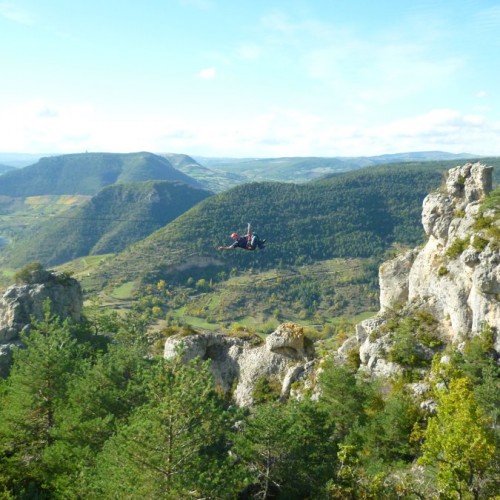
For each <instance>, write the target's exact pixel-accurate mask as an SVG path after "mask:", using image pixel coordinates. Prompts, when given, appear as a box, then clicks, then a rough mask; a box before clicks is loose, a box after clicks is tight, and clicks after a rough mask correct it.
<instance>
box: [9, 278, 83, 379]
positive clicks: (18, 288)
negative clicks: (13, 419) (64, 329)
mask: <svg viewBox="0 0 500 500" xmlns="http://www.w3.org/2000/svg"><path fill="white" fill-rule="evenodd" d="M47 299H48V300H49V301H50V304H51V312H52V314H54V315H56V316H59V317H60V318H61V319H63V320H64V319H66V318H70V319H71V320H73V321H80V319H81V312H82V306H83V299H82V291H81V287H80V284H79V283H78V281H76V280H75V279H73V278H69V277H68V276H66V275H65V274H62V273H54V272H49V271H36V272H34V273H32V274H31V277H30V279H29V284H24V285H14V286H11V287H9V288H7V289H6V290H5V291H4V292H3V294H2V295H1V296H0V374H1V375H2V376H5V375H6V374H7V373H8V370H9V366H10V358H11V348H12V346H14V345H20V339H19V334H20V333H21V332H25V331H28V330H29V327H30V324H31V320H32V318H35V319H37V320H41V319H43V317H44V310H43V307H44V302H45V301H46V300H47Z"/></svg>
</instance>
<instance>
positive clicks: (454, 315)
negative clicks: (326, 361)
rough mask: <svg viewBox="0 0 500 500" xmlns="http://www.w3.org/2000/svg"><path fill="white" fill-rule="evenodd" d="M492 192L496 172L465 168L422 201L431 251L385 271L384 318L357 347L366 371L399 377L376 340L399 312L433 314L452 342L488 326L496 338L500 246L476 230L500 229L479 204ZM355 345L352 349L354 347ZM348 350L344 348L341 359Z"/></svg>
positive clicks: (386, 342)
mask: <svg viewBox="0 0 500 500" xmlns="http://www.w3.org/2000/svg"><path fill="white" fill-rule="evenodd" d="M491 189H492V167H487V166H485V165H482V164H480V163H474V164H471V163H467V164H466V165H464V166H461V167H456V168H453V169H451V170H450V171H449V172H448V175H447V178H446V181H445V184H444V186H443V188H442V189H441V190H440V191H439V192H435V193H431V194H429V195H428V196H427V197H426V198H425V200H424V202H423V208H422V225H423V227H424V230H425V233H426V235H427V237H428V239H427V242H426V244H425V245H424V247H423V248H421V249H414V250H411V251H409V252H407V253H405V254H404V255H400V256H398V257H396V258H395V259H393V260H391V261H389V262H386V263H384V264H383V265H382V266H381V267H380V271H379V281H380V311H379V313H378V315H377V317H376V318H371V319H369V320H365V321H364V322H362V323H361V324H360V325H358V327H357V330H356V342H355V343H356V344H357V345H358V346H359V349H360V358H361V363H362V366H363V368H364V369H368V370H369V371H370V372H371V373H372V374H383V375H390V374H392V373H394V372H397V371H398V367H397V366H396V365H394V364H391V363H389V362H388V361H387V358H386V354H387V351H388V349H390V337H391V336H390V333H386V334H384V335H381V336H380V335H378V336H377V335H371V334H372V333H373V332H375V331H376V330H377V329H379V328H380V326H381V325H382V324H383V323H384V321H385V320H384V318H385V317H386V316H387V313H388V312H389V311H391V310H392V309H393V308H394V307H396V306H397V307H402V308H406V310H418V309H421V310H422V309H425V310H426V311H428V312H429V313H430V314H432V315H433V316H434V318H435V319H436V320H437V330H438V332H439V333H440V334H441V335H442V336H443V337H444V340H445V341H447V342H456V341H458V340H460V339H461V338H463V337H464V336H467V335H476V334H478V333H479V332H480V331H481V330H482V328H483V325H484V323H487V324H488V325H489V326H490V327H493V328H495V329H496V331H497V332H498V330H499V329H500V301H499V297H500V295H499V294H500V266H499V263H500V244H499V241H498V238H496V237H495V236H491V232H488V231H487V230H484V229H477V227H478V225H477V220H478V217H480V216H482V217H486V218H489V220H490V223H491V224H493V225H494V224H496V225H497V226H498V224H499V220H498V210H499V209H500V207H496V208H495V209H490V213H483V214H481V211H480V207H481V201H482V200H483V199H484V197H485V196H486V195H487V194H488V193H489V192H490V191H491ZM497 234H498V232H497ZM374 337H377V338H376V339H375V338H374ZM499 337H500V336H499V335H497V336H496V350H497V351H498V352H500V339H499ZM350 342H351V346H350V347H352V344H353V342H354V341H352V340H350ZM347 348H348V346H345V347H344V346H343V348H341V350H340V351H339V354H340V356H343V355H344V354H345V350H346V349H347Z"/></svg>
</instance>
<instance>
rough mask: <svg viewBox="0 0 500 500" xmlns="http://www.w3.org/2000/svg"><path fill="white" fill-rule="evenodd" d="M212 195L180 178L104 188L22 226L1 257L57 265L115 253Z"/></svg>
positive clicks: (11, 261)
mask: <svg viewBox="0 0 500 500" xmlns="http://www.w3.org/2000/svg"><path fill="white" fill-rule="evenodd" d="M211 194H212V193H210V192H209V191H205V190H203V189H197V188H194V187H191V186H188V185H187V184H184V183H181V182H169V181H147V182H136V183H128V184H116V185H112V186H108V187H106V188H104V189H103V190H102V191H100V192H99V193H98V194H97V195H95V196H94V197H93V198H92V199H90V200H89V201H88V202H86V203H83V204H82V205H80V206H78V207H75V208H72V209H70V210H67V211H65V212H62V213H60V214H59V215H56V216H55V217H54V218H43V219H41V222H40V223H39V224H38V225H36V226H30V227H29V228H26V229H25V230H24V231H23V233H21V234H22V236H21V237H20V238H18V240H17V241H15V242H14V243H13V244H12V245H11V246H10V247H9V249H8V251H7V253H6V255H5V256H4V262H7V263H8V264H9V265H10V266H12V267H21V266H22V265H24V264H26V263H27V262H30V261H40V262H42V263H44V264H45V265H55V264H60V263H62V262H65V261H68V260H72V259H75V258H77V257H80V256H85V255H96V254H104V253H113V252H119V251H121V250H123V249H124V248H125V247H127V246H128V245H130V244H132V243H134V242H136V241H139V240H142V239H143V238H145V237H146V236H148V235H149V234H151V233H152V232H154V231H155V230H157V229H159V228H160V227H163V226H164V225H165V224H168V223H169V222H170V221H172V220H174V219H175V218H176V217H178V216H179V215H181V214H182V213H184V212H185V211H186V210H188V209H189V208H191V207H192V206H194V205H196V204H197V203H198V202H200V201H201V200H203V199H205V198H207V197H208V196H211Z"/></svg>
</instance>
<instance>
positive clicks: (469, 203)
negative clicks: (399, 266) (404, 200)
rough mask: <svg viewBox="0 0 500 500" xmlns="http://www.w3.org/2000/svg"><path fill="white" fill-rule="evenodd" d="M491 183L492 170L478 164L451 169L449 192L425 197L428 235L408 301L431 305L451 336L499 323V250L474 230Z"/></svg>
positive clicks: (412, 276)
mask: <svg viewBox="0 0 500 500" xmlns="http://www.w3.org/2000/svg"><path fill="white" fill-rule="evenodd" d="M491 187H492V168H491V167H486V166H484V165H481V164H479V163H475V164H470V163H468V164H466V165H464V166H463V167H456V168H454V169H451V170H450V171H449V173H448V177H447V180H446V184H445V191H446V193H445V195H443V194H435V193H433V194H430V195H429V196H427V198H426V199H425V201H424V206H423V214H422V221H423V222H424V221H429V220H430V219H431V218H432V217H431V216H430V215H429V214H434V216H435V218H434V219H433V222H432V224H430V223H427V224H425V223H424V228H425V230H426V233H427V235H428V236H429V239H428V241H427V244H426V245H425V247H424V248H423V249H422V251H421V252H420V253H419V254H418V256H417V257H416V259H415V262H414V264H413V266H412V268H411V270H410V274H409V292H408V301H409V302H413V303H418V302H421V303H425V304H426V305H428V306H430V308H431V310H432V311H433V313H434V314H435V316H436V318H438V319H439V320H440V321H441V323H442V324H443V325H447V326H448V334H449V337H450V340H452V341H455V340H456V339H457V338H458V336H459V335H463V334H468V333H472V334H473V335H474V334H477V333H478V332H479V331H481V329H482V326H483V323H484V322H485V321H486V322H488V324H490V325H491V326H493V327H497V328H498V327H500V303H499V301H498V299H497V296H496V294H497V293H498V291H495V290H499V288H500V270H499V266H498V262H499V261H500V251H499V250H498V248H496V247H495V246H494V245H490V244H487V245H486V246H485V247H484V248H483V249H482V250H481V249H480V246H479V245H475V244H474V241H475V240H476V242H477V238H480V237H481V238H482V237H484V235H480V234H478V233H477V232H475V231H474V229H473V226H474V222H475V220H476V218H477V216H478V213H479V205H480V201H481V199H482V198H484V196H485V195H486V194H488V193H489V191H490V190H491ZM460 241H462V242H464V247H465V248H464V251H463V252H461V253H460V255H458V256H452V255H451V256H450V254H449V253H447V252H448V251H449V249H450V248H451V247H452V246H453V245H457V243H458V242H460Z"/></svg>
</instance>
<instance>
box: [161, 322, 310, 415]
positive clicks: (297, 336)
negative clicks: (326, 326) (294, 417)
mask: <svg viewBox="0 0 500 500" xmlns="http://www.w3.org/2000/svg"><path fill="white" fill-rule="evenodd" d="M178 352H181V353H182V359H183V361H189V360H190V359H193V358H196V357H199V358H201V359H204V360H206V359H210V360H211V368H212V372H213V374H214V378H215V382H216V384H217V385H218V386H219V387H221V388H222V389H223V390H224V392H225V393H227V394H231V396H232V397H233V399H234V401H235V403H236V404H238V405H239V406H249V405H251V404H252V403H253V393H254V388H255V385H256V383H257V382H258V381H259V379H262V378H266V379H268V380H269V379H273V380H274V381H276V382H278V383H279V384H280V386H281V397H282V398H286V397H288V395H289V393H290V388H291V385H292V383H293V382H295V381H296V380H299V379H300V377H301V375H302V374H303V373H305V372H306V371H307V370H308V368H309V366H310V363H312V360H313V358H314V350H313V347H312V344H309V343H308V342H307V339H306V338H305V337H304V332H303V329H302V327H300V326H298V325H295V324H293V323H284V324H282V325H280V326H279V327H278V328H277V329H276V330H275V331H274V332H273V333H272V334H270V335H269V336H268V337H267V338H266V340H265V341H262V343H260V344H259V345H256V342H255V338H252V337H250V336H247V337H244V336H241V337H235V336H229V335H224V334H220V333H206V334H195V335H191V336H187V337H182V336H179V335H175V336H172V337H170V338H169V339H168V340H167V341H166V344H165V350H164V357H165V358H167V359H170V358H173V357H174V356H176V355H177V353H178Z"/></svg>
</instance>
